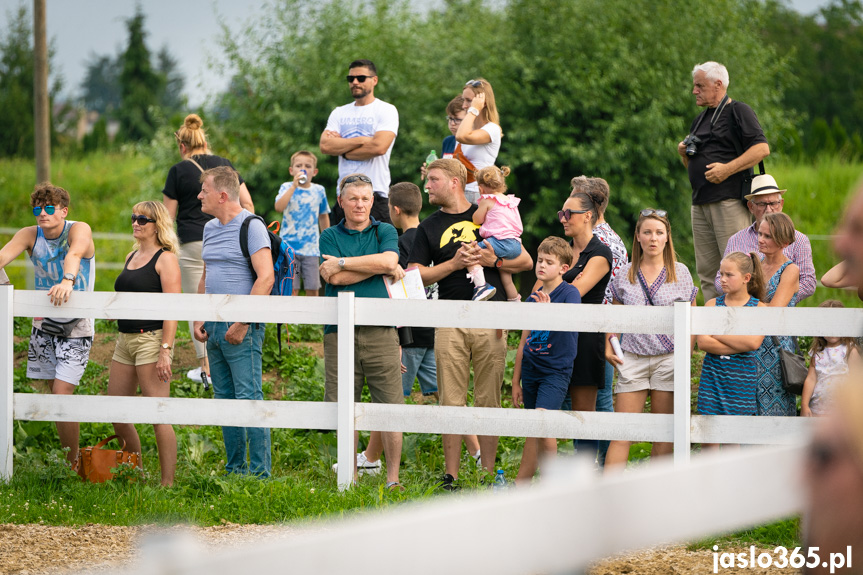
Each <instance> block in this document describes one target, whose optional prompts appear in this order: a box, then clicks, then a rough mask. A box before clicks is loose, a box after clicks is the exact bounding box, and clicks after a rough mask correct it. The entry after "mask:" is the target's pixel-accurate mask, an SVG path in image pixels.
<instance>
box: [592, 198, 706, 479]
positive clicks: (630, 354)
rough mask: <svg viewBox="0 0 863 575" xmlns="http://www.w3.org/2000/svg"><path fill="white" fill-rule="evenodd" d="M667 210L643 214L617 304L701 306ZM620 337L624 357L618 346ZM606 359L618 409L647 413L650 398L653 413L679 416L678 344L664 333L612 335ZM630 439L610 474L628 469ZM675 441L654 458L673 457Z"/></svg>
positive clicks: (616, 449) (659, 446) (621, 445)
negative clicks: (611, 369) (611, 371)
mask: <svg viewBox="0 0 863 575" xmlns="http://www.w3.org/2000/svg"><path fill="white" fill-rule="evenodd" d="M667 216H668V214H667V213H666V212H665V210H654V209H646V210H641V214H640V216H639V218H638V222H636V224H635V238H634V239H633V242H632V262H631V263H629V264H626V265H625V266H623V268H621V270H620V273H618V274H617V277H615V278H614V280H613V281H612V282H611V293H612V298H613V301H612V303H613V304H614V305H657V306H659V305H662V306H669V305H674V303H675V302H678V301H688V302H691V304H692V305H695V295H696V294H697V293H698V288H696V287H695V284H694V283H693V282H692V275H691V274H690V273H689V269H688V268H687V267H686V266H685V265H684V264H682V263H680V262H678V261H677V258H676V256H675V253H674V242H673V241H672V239H671V223H670V222H669V221H668V217H667ZM614 336H617V337H619V338H620V347H621V349H622V350H623V357H622V358H621V357H618V356H617V355H616V354H615V352H614V349H613V348H612V344H611V341H610V340H611V338H612V337H614ZM605 357H606V359H607V360H608V361H609V362H610V363H612V364H614V365H615V366H616V367H617V369H618V378H617V387H616V388H615V390H614V392H615V394H616V395H617V402H616V406H615V410H616V411H617V412H619V413H641V412H642V411H644V405H645V403H646V402H647V397H648V395H649V396H650V409H651V411H652V412H653V413H673V412H674V340H673V339H672V338H670V337H668V336H667V335H662V334H655V335H651V334H640V333H639V334H630V333H627V334H613V333H610V334H608V338H607V339H606V341H605ZM629 445H630V442H629V441H612V442H611V444H610V445H609V448H608V454H607V455H606V458H605V464H606V467H605V469H606V470H608V471H613V470H618V469H622V468H624V467H626V462H627V460H628V459H629ZM672 449H673V444H672V443H654V444H653V451H652V452H651V457H654V456H661V455H669V454H671V453H672Z"/></svg>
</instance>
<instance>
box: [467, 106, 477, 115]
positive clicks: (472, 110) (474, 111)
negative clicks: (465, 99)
mask: <svg viewBox="0 0 863 575" xmlns="http://www.w3.org/2000/svg"><path fill="white" fill-rule="evenodd" d="M467 113H468V114H473V115H474V116H479V110H477V109H476V108H474V107H473V106H471V107H470V108H468V109H467Z"/></svg>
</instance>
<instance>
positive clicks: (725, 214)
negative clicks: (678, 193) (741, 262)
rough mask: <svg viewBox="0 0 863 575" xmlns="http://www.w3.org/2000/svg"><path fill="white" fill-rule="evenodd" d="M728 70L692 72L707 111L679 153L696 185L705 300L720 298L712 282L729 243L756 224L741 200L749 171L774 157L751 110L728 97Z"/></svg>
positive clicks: (705, 67) (695, 224) (695, 229)
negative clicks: (748, 227) (740, 232)
mask: <svg viewBox="0 0 863 575" xmlns="http://www.w3.org/2000/svg"><path fill="white" fill-rule="evenodd" d="M728 83H729V81H728V70H727V69H726V68H725V66H723V65H722V64H719V63H717V62H705V63H703V64H698V65H697V66H695V68H694V69H693V70H692V94H693V95H694V96H695V103H696V105H698V106H700V107H703V108H704V111H703V112H701V113H700V114H699V115H698V116H696V118H695V119H694V120H693V121H692V125H691V126H690V128H689V135H687V137H686V138H685V139H684V140H683V141H682V142H680V143H679V144H678V145H677V153H678V154H680V158H681V160H682V161H683V165H684V166H686V168H687V170H688V172H689V183H690V184H691V185H692V240H693V244H694V246H695V267H696V270H697V271H698V277H699V278H700V279H701V290H702V293H704V299H705V300H708V299H710V298H713V297H716V296H717V291H716V288H715V287H714V285H713V277H714V276H715V275H716V272H717V271H718V270H719V262H720V261H722V254H723V252H724V251H725V244H726V243H727V242H728V238H729V237H731V236H732V235H733V234H734V233H735V232H737V231H738V230H740V229H742V228H744V227H746V226H748V225H749V223H750V221H751V219H750V217H749V214H748V213H747V211H746V208H745V207H744V206H743V203H742V202H741V201H740V199H741V193H742V190H743V184H744V178H745V176H746V174H747V171H748V170H749V169H750V168H752V167H753V166H756V165H757V164H758V163H759V162H760V161H761V160H763V159H764V158H765V157H767V155H768V154H770V147H769V146H768V145H767V138H765V137H764V131H763V130H762V129H761V124H759V123H758V118H757V117H756V115H755V112H753V111H752V108H750V107H749V106H747V105H746V104H744V103H743V102H735V101H732V100H731V99H730V98H729V97H728V94H727V90H728Z"/></svg>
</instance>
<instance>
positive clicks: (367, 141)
mask: <svg viewBox="0 0 863 575" xmlns="http://www.w3.org/2000/svg"><path fill="white" fill-rule="evenodd" d="M347 79H348V85H349V86H350V88H351V95H352V96H353V97H354V102H353V103H352V104H346V105H344V106H339V107H338V108H336V109H335V110H333V111H332V113H331V114H330V118H329V119H328V120H327V127H326V129H325V130H324V132H323V133H322V134H321V152H323V153H324V154H327V155H329V156H338V157H339V183H340V184H341V181H342V179H343V178H344V177H345V176H346V175H348V174H353V173H358V172H359V173H363V174H365V175H367V176H368V177H369V178H371V180H372V187H373V188H374V194H375V197H374V205H373V206H372V211H371V216H372V217H373V218H374V219H376V220H377V221H379V222H389V221H390V214H389V205H388V201H387V195H388V193H389V189H390V154H391V153H392V151H393V143H394V142H395V140H396V135H397V134H398V131H399V112H398V110H396V107H395V106H393V105H392V104H388V103H386V102H384V101H383V100H378V99H377V98H375V86H377V83H378V72H377V68H375V65H374V63H373V62H372V61H371V60H354V61H353V62H351V65H350V67H349V69H348V76H347ZM343 218H344V212H343V211H342V210H341V207H340V206H339V203H338V202H336V203H335V205H334V206H333V212H332V220H331V221H332V223H333V224H338V223H339V221H341V220H342V219H343Z"/></svg>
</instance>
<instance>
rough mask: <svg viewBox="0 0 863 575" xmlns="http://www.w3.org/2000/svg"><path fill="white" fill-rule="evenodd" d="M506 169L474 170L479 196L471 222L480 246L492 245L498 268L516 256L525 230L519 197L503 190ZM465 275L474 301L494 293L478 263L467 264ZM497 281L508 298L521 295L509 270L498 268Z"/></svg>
mask: <svg viewBox="0 0 863 575" xmlns="http://www.w3.org/2000/svg"><path fill="white" fill-rule="evenodd" d="M509 172H510V170H509V168H508V167H507V166H504V167H503V168H498V167H496V166H488V167H485V168H482V169H481V170H479V171H477V173H476V182H477V184H478V185H479V193H480V196H479V203H478V204H477V210H476V211H475V212H474V214H473V223H475V224H477V225H479V226H480V228H479V235H480V236H482V238H483V239H482V241H480V242H479V243H478V244H477V245H479V246H480V247H481V248H484V247H486V245H488V246H491V248H492V249H493V250H494V255H496V256H497V257H498V260H497V264H498V268H499V267H500V265H501V264H502V262H503V260H511V259H515V258H517V257H518V256H519V255H521V234H522V232H523V231H524V227H523V226H522V224H521V215H520V214H519V213H518V204H519V202H521V200H520V199H519V198H517V197H515V196H514V195H513V194H509V195H507V194H506V181H505V178H506V177H507V176H508V175H509ZM468 277H469V278H470V280H471V281H472V282H473V285H474V290H473V300H474V301H483V300H487V299H491V298H492V297H494V294H495V293H496V292H497V290H496V289H495V287H494V286H492V285H490V284H488V283H486V281H485V273H484V272H483V269H482V266H480V265H478V264H477V265H473V266H470V267H469V268H468ZM500 281H501V284H503V289H504V291H505V292H506V299H507V300H508V301H519V300H520V299H521V297H520V296H519V295H518V290H516V289H515V284H514V283H513V282H512V274H510V273H507V272H505V271H503V270H502V269H501V270H500Z"/></svg>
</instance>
